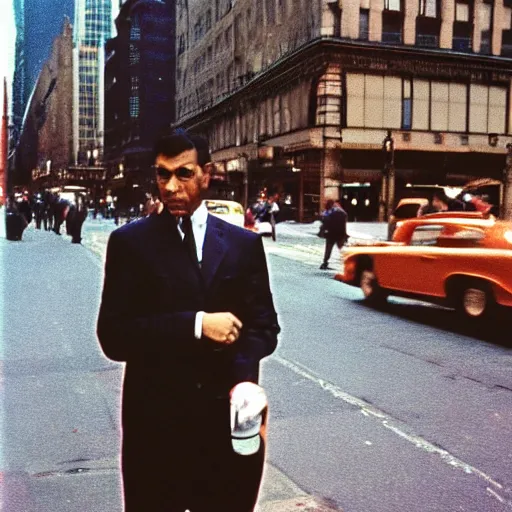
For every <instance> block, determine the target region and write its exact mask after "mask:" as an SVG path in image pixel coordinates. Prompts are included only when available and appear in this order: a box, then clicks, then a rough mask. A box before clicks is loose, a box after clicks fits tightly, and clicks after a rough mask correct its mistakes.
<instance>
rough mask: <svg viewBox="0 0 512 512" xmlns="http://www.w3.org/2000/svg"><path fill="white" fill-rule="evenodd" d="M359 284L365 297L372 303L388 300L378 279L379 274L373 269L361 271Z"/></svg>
mask: <svg viewBox="0 0 512 512" xmlns="http://www.w3.org/2000/svg"><path fill="white" fill-rule="evenodd" d="M359 286H360V287H361V290H362V292H363V295H364V299H365V300H366V301H367V302H368V303H371V304H381V303H383V302H384V301H385V300H386V294H385V292H384V290H383V289H382V288H381V287H380V285H379V282H378V281H377V276H376V275H375V273H374V272H373V270H369V269H365V270H363V271H362V272H361V278H360V281H359Z"/></svg>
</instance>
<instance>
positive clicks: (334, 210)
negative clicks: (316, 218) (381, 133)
mask: <svg viewBox="0 0 512 512" xmlns="http://www.w3.org/2000/svg"><path fill="white" fill-rule="evenodd" d="M321 220H322V225H323V230H322V231H323V234H324V237H325V252H324V261H323V263H322V264H321V265H320V269H321V270H327V269H328V268H329V259H330V257H331V254H332V249H333V247H334V245H335V244H336V245H337V246H338V249H340V250H341V248H342V247H343V244H344V243H345V242H346V240H347V212H345V210H344V209H343V208H342V207H341V204H340V203H339V202H338V201H333V200H332V199H328V200H327V201H326V203H325V210H324V212H323V213H322V216H321Z"/></svg>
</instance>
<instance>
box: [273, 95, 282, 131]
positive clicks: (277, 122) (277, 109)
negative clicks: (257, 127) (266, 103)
mask: <svg viewBox="0 0 512 512" xmlns="http://www.w3.org/2000/svg"><path fill="white" fill-rule="evenodd" d="M279 133H281V101H280V98H279V96H276V97H275V98H274V134H279Z"/></svg>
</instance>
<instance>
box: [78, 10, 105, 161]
mask: <svg viewBox="0 0 512 512" xmlns="http://www.w3.org/2000/svg"><path fill="white" fill-rule="evenodd" d="M111 35H112V2H111V0H76V3H75V25H74V52H73V61H74V89H73V90H74V97H73V150H74V155H75V164H77V165H88V166H90V165H98V164H99V163H101V161H102V157H103V137H104V104H103V91H104V74H103V71H104V54H105V53H104V46H105V42H106V41H107V39H109V38H110V37H111Z"/></svg>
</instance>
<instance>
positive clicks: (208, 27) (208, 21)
mask: <svg viewBox="0 0 512 512" xmlns="http://www.w3.org/2000/svg"><path fill="white" fill-rule="evenodd" d="M211 28H212V10H211V9H208V10H207V11H206V15H205V20H204V29H205V32H208V31H209V30H211Z"/></svg>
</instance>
